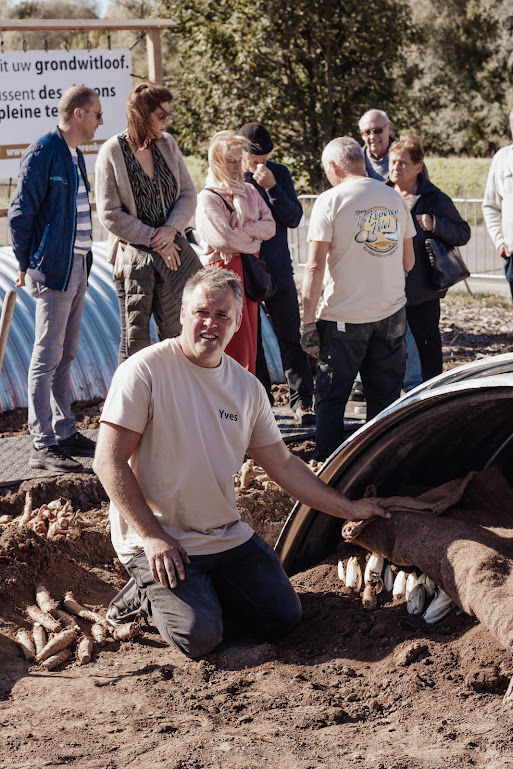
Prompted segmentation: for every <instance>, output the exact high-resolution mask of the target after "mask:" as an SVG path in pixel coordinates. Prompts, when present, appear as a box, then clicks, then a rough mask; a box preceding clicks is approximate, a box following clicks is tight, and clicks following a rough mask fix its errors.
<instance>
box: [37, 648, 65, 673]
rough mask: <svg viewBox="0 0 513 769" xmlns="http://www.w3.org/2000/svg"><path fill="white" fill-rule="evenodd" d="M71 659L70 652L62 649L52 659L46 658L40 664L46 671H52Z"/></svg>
mask: <svg viewBox="0 0 513 769" xmlns="http://www.w3.org/2000/svg"><path fill="white" fill-rule="evenodd" d="M70 657H71V651H70V650H69V649H63V650H62V651H60V652H58V653H57V654H54V655H53V656H52V657H48V659H47V660H44V661H43V662H42V663H41V667H42V668H45V669H46V670H54V669H55V668H58V667H59V665H63V664H64V663H65V662H66V661H67V660H69V658H70Z"/></svg>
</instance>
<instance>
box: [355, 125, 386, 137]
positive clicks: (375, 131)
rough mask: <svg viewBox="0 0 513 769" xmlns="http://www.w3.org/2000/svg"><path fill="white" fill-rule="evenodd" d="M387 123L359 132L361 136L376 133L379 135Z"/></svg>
mask: <svg viewBox="0 0 513 769" xmlns="http://www.w3.org/2000/svg"><path fill="white" fill-rule="evenodd" d="M387 125H388V123H387V124H386V125H384V126H381V127H380V128H366V129H365V130H364V131H360V133H361V135H362V136H370V135H371V134H377V136H379V135H380V134H382V133H383V131H384V130H385V128H386V127H387Z"/></svg>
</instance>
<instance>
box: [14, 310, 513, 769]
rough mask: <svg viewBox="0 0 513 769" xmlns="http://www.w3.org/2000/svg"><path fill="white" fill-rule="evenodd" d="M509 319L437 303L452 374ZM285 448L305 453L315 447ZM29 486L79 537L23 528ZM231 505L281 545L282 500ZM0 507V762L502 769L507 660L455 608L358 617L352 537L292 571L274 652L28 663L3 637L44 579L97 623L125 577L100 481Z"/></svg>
mask: <svg viewBox="0 0 513 769" xmlns="http://www.w3.org/2000/svg"><path fill="white" fill-rule="evenodd" d="M512 322H513V310H512V309H510V308H509V307H508V306H500V307H497V306H487V303H486V302H485V301H483V303H481V304H479V305H477V304H476V303H473V304H471V305H467V304H466V303H465V302H463V301H462V302H456V303H451V304H448V303H447V304H444V306H443V315H442V322H441V327H442V329H443V334H444V348H445V365H446V367H452V366H454V365H457V364H458V363H460V362H466V361H467V360H474V359H475V358H476V357H477V356H480V355H482V354H483V353H484V354H486V355H490V354H496V353H499V352H505V351H507V350H508V349H509V347H510V339H511V328H512ZM276 394H277V398H278V401H280V399H283V398H284V396H285V394H284V390H283V388H281V389H278V390H277V393H276ZM100 408H101V402H100V403H89V404H78V405H77V416H78V419H79V424H80V426H82V427H94V426H95V424H96V423H97V419H98V414H99V412H100ZM25 429H26V412H25V413H23V410H17V411H16V412H11V413H9V414H4V415H0V435H3V436H6V435H10V434H18V433H19V432H22V431H23V430H25ZM292 449H293V450H294V451H295V452H297V453H298V454H299V455H300V456H301V457H302V458H304V459H306V460H308V459H309V458H310V456H311V452H312V449H313V444H312V442H305V443H302V444H300V445H295V446H292ZM27 491H30V492H31V494H32V496H33V506H34V508H35V507H39V506H40V505H43V504H44V503H48V502H50V501H51V500H54V499H58V498H62V499H69V500H70V501H71V505H72V507H73V511H74V512H77V511H78V510H80V511H81V513H80V514H79V515H82V517H83V519H84V520H86V521H89V522H90V523H91V522H92V525H90V526H87V527H86V528H83V530H82V532H81V534H80V536H79V537H78V538H76V539H71V538H69V537H67V536H65V535H64V534H61V535H60V536H58V537H56V538H53V539H48V538H47V537H46V536H44V535H42V534H36V533H35V532H34V531H32V530H31V529H28V528H27V527H19V526H18V524H17V520H16V518H17V517H18V516H19V515H21V514H22V511H23V507H24V502H25V494H26V492H27ZM237 495H238V503H239V507H240V509H241V513H242V516H243V517H244V519H245V520H247V521H248V522H249V523H250V524H251V525H253V527H254V528H255V529H256V531H258V533H259V534H261V536H263V537H264V538H265V539H266V540H267V541H268V542H269V543H271V544H274V542H275V541H276V538H277V536H278V534H279V531H280V529H281V527H282V525H283V523H284V521H285V519H286V517H287V515H288V513H289V512H290V509H291V506H292V501H291V500H290V498H289V497H288V496H287V495H286V494H284V493H283V492H281V491H280V490H278V489H271V490H267V491H266V490H265V489H263V488H262V485H261V484H259V483H258V482H256V483H255V484H254V485H253V487H250V488H249V489H247V490H239V491H238V492H237ZM0 500H1V504H0V515H5V514H9V515H13V516H14V517H15V520H14V522H12V523H9V524H5V525H3V526H0V661H1V674H0V727H1V735H2V741H1V744H2V750H1V752H0V769H29V767H30V769H34V767H37V768H39V767H50V768H51V769H53V767H60V766H76V767H80V769H125V768H126V767H137V768H138V769H207V768H208V769H221V767H222V768H223V769H261V767H270V768H272V769H319V768H320V767H325V766H330V767H334V768H335V769H338V768H339V767H357V769H441V767H444V769H455V768H456V767H487V769H499V768H500V769H502V768H503V767H506V768H507V767H511V768H512V769H513V711H511V710H508V709H506V708H504V707H503V706H502V697H503V695H504V693H505V691H506V688H507V686H508V682H509V680H510V678H511V676H512V675H513V657H512V654H511V653H510V652H509V651H504V650H503V649H501V648H500V647H499V646H498V644H497V642H496V641H495V639H494V637H493V636H492V635H491V634H490V633H489V631H487V630H486V629H485V628H484V627H483V626H481V625H479V624H477V623H476V621H475V620H474V619H473V618H471V617H469V616H467V615H465V614H464V613H463V612H460V611H458V610H453V611H452V612H451V613H450V614H449V615H448V616H447V617H446V618H445V619H443V620H442V621H441V622H440V623H438V624H435V625H427V624H426V623H425V622H424V620H423V619H422V618H421V617H415V616H413V615H410V614H408V613H407V610H406V605H405V603H404V601H402V602H399V603H393V602H392V601H391V600H390V596H385V598H383V597H381V599H380V605H379V608H377V609H374V610H368V609H365V608H363V606H362V602H361V600H360V598H359V597H357V596H356V595H354V594H353V593H351V591H350V590H349V589H348V588H346V587H344V586H343V583H342V582H341V581H340V580H339V579H338V576H337V561H338V557H339V555H341V554H342V555H343V556H344V557H347V556H348V555H349V554H350V553H351V552H353V551H350V550H349V549H348V548H349V546H347V545H344V546H342V547H343V550H341V551H340V552H339V553H334V554H333V556H331V557H330V558H328V559H327V560H326V562H324V563H322V564H319V565H317V566H315V567H314V568H312V569H310V570H308V571H306V572H304V573H301V574H298V575H296V576H294V577H293V578H292V581H293V584H294V586H295V588H296V589H297V591H298V593H299V595H300V598H301V602H302V605H303V620H302V622H301V624H300V625H299V626H298V628H297V629H296V630H295V631H294V632H293V633H292V634H290V635H289V636H287V637H286V638H283V639H281V640H279V641H277V642H274V643H268V642H262V640H261V639H259V638H257V637H251V636H248V635H241V634H238V635H237V634H232V635H231V636H230V637H229V638H227V639H226V640H225V641H223V643H222V644H221V646H220V647H218V649H216V650H215V651H214V652H213V653H212V654H209V655H208V656H207V657H205V658H204V659H201V660H194V661H191V660H187V659H185V658H183V657H182V656H181V655H179V654H178V653H177V652H175V651H173V650H172V649H170V648H169V647H167V646H166V645H165V644H164V642H163V641H162V639H161V638H160V636H159V635H158V634H157V633H156V631H155V630H154V629H153V628H152V627H148V626H143V635H142V636H141V637H139V638H136V639H134V640H132V641H129V642H123V643H120V642H108V643H107V644H106V645H105V646H104V647H96V648H95V651H94V655H93V660H92V662H91V663H89V664H87V665H84V666H79V665H78V664H77V662H76V661H74V659H72V660H70V661H69V662H68V663H66V664H65V665H63V666H62V667H60V668H58V669H56V670H54V671H51V672H50V671H46V670H44V669H43V668H41V667H40V666H38V665H36V664H34V663H32V662H27V661H26V660H25V659H24V657H23V655H22V653H21V650H20V649H19V647H18V646H17V645H16V644H15V642H14V637H15V634H16V631H17V630H18V629H19V628H23V627H25V628H28V627H29V622H28V620H27V615H26V608H27V606H29V605H31V604H33V603H34V594H35V587H36V585H37V584H38V583H39V582H43V583H44V584H45V586H46V587H47V588H48V590H49V591H50V592H51V594H52V595H53V596H54V597H55V598H56V599H62V597H63V596H64V593H65V592H66V591H67V590H72V591H73V593H74V596H75V598H76V599H77V600H78V601H80V602H81V603H82V604H83V605H85V606H86V607H88V608H91V609H96V610H97V611H98V613H100V614H102V613H104V612H105V608H106V607H107V605H108V602H109V601H110V599H111V598H112V597H113V595H114V594H115V593H116V591H117V590H118V589H119V588H120V587H121V586H122V585H123V584H124V582H125V573H124V570H123V568H122V567H121V566H120V564H119V562H118V561H117V559H116V557H115V555H114V552H113V550H112V547H111V545H110V540H109V536H108V523H107V510H106V498H105V494H104V492H103V490H102V488H101V486H100V484H99V482H98V481H97V479H96V478H95V477H94V476H84V475H77V476H61V477H58V478H52V479H46V480H44V481H37V482H36V481H30V482H24V483H22V484H20V486H19V487H11V488H9V489H4V490H0ZM353 550H354V551H356V548H353ZM387 598H388V600H387ZM78 624H79V625H80V628H81V630H82V632H86V633H88V632H90V627H91V625H90V623H89V622H88V621H86V620H82V619H80V620H78Z"/></svg>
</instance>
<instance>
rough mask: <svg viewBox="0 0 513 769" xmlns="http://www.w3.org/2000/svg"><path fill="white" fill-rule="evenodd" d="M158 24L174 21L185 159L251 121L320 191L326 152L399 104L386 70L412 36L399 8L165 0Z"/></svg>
mask: <svg viewBox="0 0 513 769" xmlns="http://www.w3.org/2000/svg"><path fill="white" fill-rule="evenodd" d="M160 15H169V16H170V17H172V18H174V19H176V20H177V21H178V22H179V36H178V38H177V50H178V54H179V68H178V71H177V73H176V77H175V79H174V81H173V85H174V86H175V87H176V88H177V89H178V91H179V99H178V103H177V106H176V120H175V127H176V131H177V134H178V136H177V138H178V140H179V142H180V144H181V146H182V147H183V149H184V150H186V151H188V152H191V153H196V154H197V153H198V151H199V150H200V149H201V148H202V149H203V151H204V149H205V143H206V141H207V140H208V138H209V137H210V136H211V135H212V133H213V132H214V131H216V130H220V129H223V128H237V127H238V126H240V125H241V124H242V123H245V122H248V121H253V120H258V121H260V122H262V123H264V124H265V125H266V126H267V128H268V129H269V131H270V132H271V134H272V136H273V138H274V141H275V145H276V150H277V153H276V154H279V155H281V156H282V157H284V156H286V157H287V158H288V159H289V162H291V163H292V164H294V165H295V166H296V169H297V170H300V171H302V172H304V174H305V178H306V179H307V184H308V186H310V187H317V188H318V187H319V185H320V183H321V182H322V179H323V174H322V169H321V167H320V154H321V151H322V149H323V147H324V145H325V144H326V143H327V142H328V141H329V140H330V139H332V138H333V137H334V136H339V135H341V134H347V133H351V132H355V131H356V127H357V123H358V119H359V117H360V116H361V114H362V113H363V112H364V111H365V110H367V109H369V108H371V107H374V106H379V107H382V108H383V109H386V110H391V111H394V109H395V107H396V105H397V104H398V96H399V94H398V93H397V90H396V88H395V80H394V77H393V71H394V70H395V69H396V68H398V67H399V66H400V62H401V59H402V47H401V46H402V44H403V43H406V42H407V41H408V39H409V35H410V32H411V27H410V23H409V14H408V9H407V7H406V5H405V3H404V2H401V0H382V2H381V3H380V5H379V8H375V9H373V12H369V8H368V6H367V4H365V3H361V2H360V0H342V2H341V1H340V0H294V1H293V0H251V2H250V1H249V0H164V2H163V4H162V8H161V11H160Z"/></svg>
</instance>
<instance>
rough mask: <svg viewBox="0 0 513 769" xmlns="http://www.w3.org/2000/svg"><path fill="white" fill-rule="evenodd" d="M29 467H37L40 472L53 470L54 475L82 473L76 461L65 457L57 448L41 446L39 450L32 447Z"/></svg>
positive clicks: (81, 468)
mask: <svg viewBox="0 0 513 769" xmlns="http://www.w3.org/2000/svg"><path fill="white" fill-rule="evenodd" d="M28 463H29V467H39V468H41V469H42V470H53V471H54V472H56V473H82V472H84V468H83V467H82V465H81V464H80V462H77V461H76V459H72V458H71V457H68V456H66V454H65V453H64V452H63V451H61V449H60V448H59V447H58V446H43V448H41V449H36V447H35V446H33V447H32V451H31V452H30V458H29V462H28Z"/></svg>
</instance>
